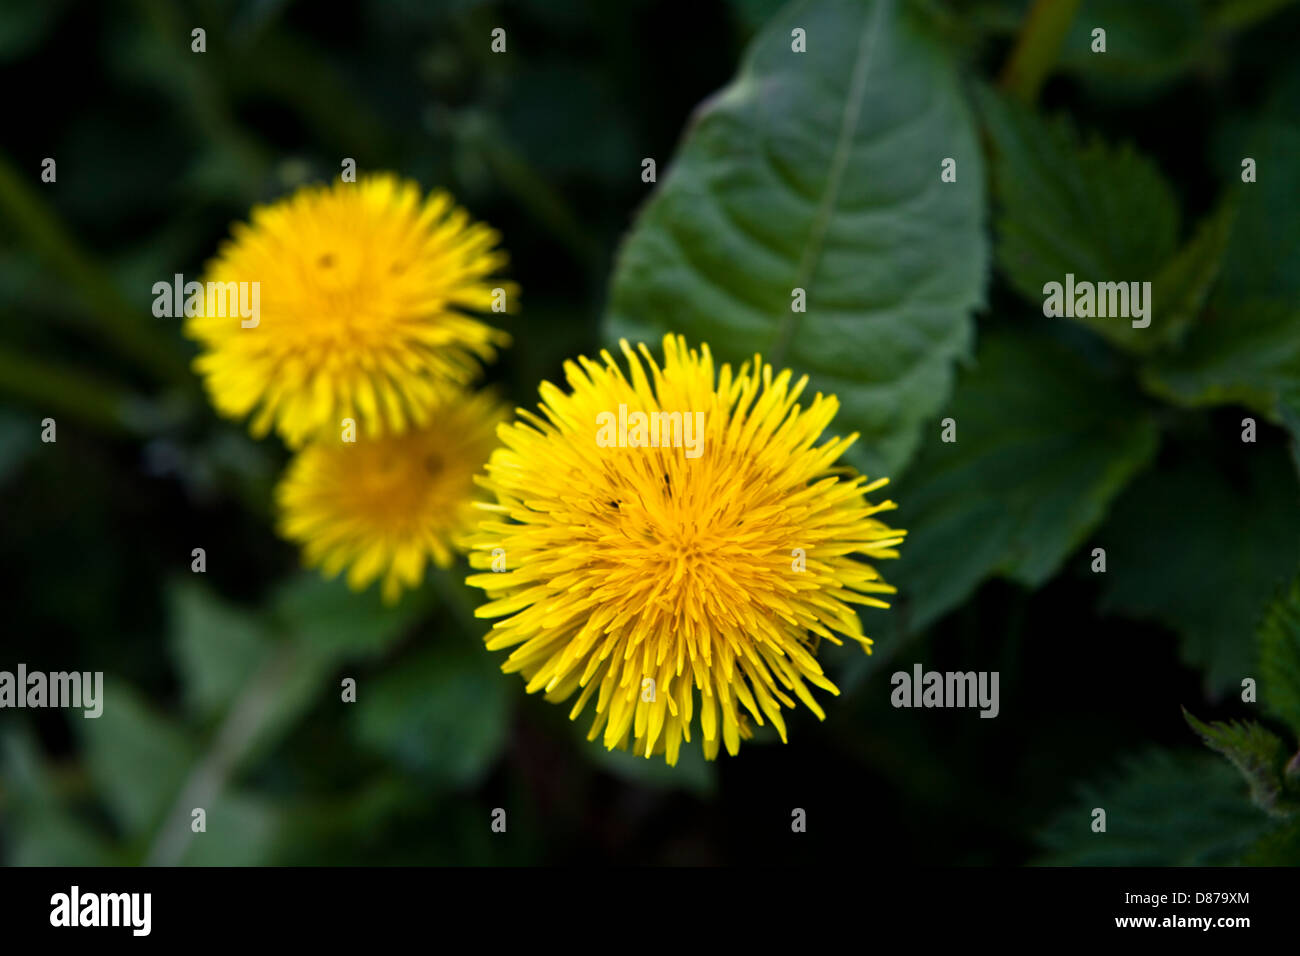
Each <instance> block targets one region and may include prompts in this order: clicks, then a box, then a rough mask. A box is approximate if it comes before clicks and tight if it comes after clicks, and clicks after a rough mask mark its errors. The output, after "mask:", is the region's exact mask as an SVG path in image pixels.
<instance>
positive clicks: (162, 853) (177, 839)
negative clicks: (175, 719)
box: [144, 642, 298, 866]
mask: <svg viewBox="0 0 1300 956" xmlns="http://www.w3.org/2000/svg"><path fill="white" fill-rule="evenodd" d="M297 654H298V649H297V647H295V646H294V644H293V643H292V642H286V643H284V644H282V645H281V646H280V647H279V648H278V649H277V650H276V652H275V653H274V654H273V655H272V656H271V657H270V658H269V659H268V660H267V662H266V663H265V664H264V665H263V666H262V668H261V669H260V670H259V671H258V672H257V674H256V675H255V676H254V677H253V679H252V680H251V681H250V682H249V684H248V686H247V688H245V690H244V692H243V693H242V694H240V695H239V696H238V697H237V698H236V699H235V701H234V702H233V703H232V704H231V705H230V709H229V710H228V711H226V718H225V720H224V721H222V723H221V727H220V728H218V730H217V733H216V736H215V737H213V740H212V745H211V746H210V747H209V748H208V750H207V752H206V753H205V754H204V755H203V757H202V758H201V759H200V760H199V762H198V763H196V764H195V765H194V768H193V769H192V770H191V771H190V775H189V777H188V778H187V779H186V781H185V785H184V786H183V787H181V791H180V795H179V796H178V797H177V798H176V803H175V804H174V806H173V807H172V810H171V812H170V813H169V814H168V815H167V817H166V818H165V819H164V821H163V825H162V826H161V827H160V828H159V830H158V833H157V834H156V835H155V837H154V841H153V845H152V846H151V847H150V848H149V852H148V854H147V855H146V856H145V860H144V863H145V865H146V866H175V865H176V864H178V863H179V862H180V861H181V858H182V857H183V856H184V855H185V850H186V848H187V847H188V846H189V844H190V840H191V838H192V837H193V835H194V833H193V830H192V829H191V826H190V822H191V814H192V813H193V811H194V809H195V808H197V807H203V808H204V809H205V810H206V809H211V807H212V805H213V803H214V801H215V800H216V799H217V798H218V797H219V796H220V795H221V791H222V790H223V789H225V786H226V783H227V782H228V781H229V779H230V775H231V773H232V772H233V771H234V769H235V767H236V766H237V765H238V763H239V761H240V760H242V759H243V758H244V756H245V755H246V754H247V753H248V750H249V747H250V746H251V745H252V744H253V742H254V741H255V740H256V739H257V734H258V732H259V731H260V730H261V728H262V725H263V722H264V721H265V719H266V716H267V714H269V713H271V712H272V709H273V704H274V702H275V699H276V695H277V694H278V693H279V691H280V688H281V687H282V686H283V684H284V682H285V681H286V680H287V679H288V677H289V676H290V674H292V673H293V669H294V665H295V663H296V658H297Z"/></svg>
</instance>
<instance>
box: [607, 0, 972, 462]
mask: <svg viewBox="0 0 1300 956" xmlns="http://www.w3.org/2000/svg"><path fill="white" fill-rule="evenodd" d="M795 28H801V29H803V30H805V31H806V35H807V52H806V53H795V52H792V50H791V43H792V41H791V31H792V30H793V29H795ZM945 158H952V159H955V160H956V163H957V181H956V182H953V183H944V182H941V180H940V173H941V162H942V161H943V160H944V159H945ZM983 179H984V173H983V169H982V165H981V155H980V149H979V144H978V142H977V139H976V136H975V131H974V128H973V124H972V121H971V117H970V115H969V110H968V107H967V104H966V102H965V101H964V99H963V97H962V93H961V90H960V87H959V82H958V77H957V75H956V71H955V69H954V66H953V63H952V58H951V57H950V56H949V55H948V54H947V53H946V52H945V50H944V49H943V47H942V46H941V45H940V44H939V43H937V42H936V41H935V40H934V39H933V38H932V37H931V36H930V35H929V34H928V33H927V32H926V30H925V29H924V28H923V27H922V26H921V25H920V23H919V22H918V20H917V19H916V14H915V13H914V12H913V11H911V10H910V9H908V7H907V5H905V4H901V3H898V2H895V0H809V2H802V3H795V4H792V5H790V6H788V7H786V8H785V9H784V10H783V11H782V12H781V13H780V14H779V15H778V16H777V17H776V18H775V19H774V20H773V21H772V22H771V23H770V24H769V25H768V27H767V28H766V29H765V30H764V31H763V32H762V34H761V35H760V36H759V37H758V38H757V39H756V40H755V41H754V43H753V44H752V45H751V47H750V48H749V50H748V52H747V54H746V56H745V58H744V63H743V65H742V67H741V70H740V73H739V75H738V76H737V78H736V79H735V80H734V81H733V82H732V84H731V85H730V86H728V87H726V88H725V89H724V90H722V91H721V92H720V93H718V94H717V95H715V96H713V97H711V98H710V99H709V100H707V101H706V102H705V103H704V104H703V105H702V106H701V107H700V108H699V110H698V112H697V113H696V115H695V116H694V117H693V119H692V121H691V123H690V126H689V127H688V129H687V131H686V135H685V138H684V141H683V143H682V145H681V148H680V150H679V152H678V154H677V156H676V158H675V159H674V161H673V163H672V166H671V168H670V169H669V170H667V171H666V173H664V175H663V180H662V182H661V183H660V184H659V186H658V188H657V189H656V191H655V193H654V195H653V197H652V198H651V199H650V201H649V202H648V203H647V204H646V206H645V208H644V209H643V210H642V212H641V214H640V216H639V217H638V219H637V222H636V224H635V226H634V228H633V229H632V231H631V232H630V234H629V235H628V237H627V239H626V240H625V242H624V244H623V246H622V249H621V250H620V253H619V256H618V262H617V265H616V268H615V271H614V276H613V280H612V285H611V291H610V303H609V309H608V314H607V317H606V319H607V323H606V331H607V338H608V339H609V340H611V341H617V340H618V339H619V338H620V337H623V336H626V337H627V338H628V339H629V340H631V341H633V342H636V341H638V340H639V341H645V342H647V343H649V344H650V345H652V346H653V345H656V344H658V342H659V340H660V339H661V338H662V336H663V334H664V333H665V332H674V333H681V334H684V335H685V336H686V337H687V338H688V340H690V341H691V343H692V344H697V343H699V342H702V341H703V342H708V343H709V345H710V348H711V349H712V350H713V351H714V354H715V355H716V356H717V357H718V358H719V359H721V360H726V361H731V362H741V361H746V360H749V359H751V358H752V357H753V355H754V353H755V352H759V351H761V352H762V353H763V355H764V357H765V358H766V359H768V360H770V361H771V362H772V363H773V364H774V365H775V366H776V367H777V368H781V367H784V366H791V367H793V368H795V369H796V370H798V371H800V372H806V373H808V374H809V376H810V377H811V384H812V388H813V389H815V390H819V391H822V392H824V393H834V394H836V395H837V396H838V397H839V400H840V402H841V411H840V415H839V417H838V418H837V420H836V427H837V428H838V429H840V430H842V431H844V432H848V431H857V432H859V433H860V434H861V435H862V436H863V441H862V442H860V443H859V447H857V448H856V449H855V451H854V453H853V454H854V456H855V457H854V463H855V464H857V465H859V466H860V467H861V468H863V469H864V470H865V471H866V472H867V473H869V474H879V473H881V472H882V471H884V472H888V473H897V472H898V470H899V469H901V468H902V467H903V466H904V465H905V464H906V462H907V461H908V460H909V459H910V458H911V455H912V452H913V451H914V449H915V447H916V445H917V442H918V439H919V429H920V425H921V423H922V422H923V421H925V420H926V419H927V418H928V417H929V416H931V415H932V414H933V413H934V412H935V411H936V410H937V409H938V408H939V407H940V406H941V405H942V403H943V400H944V398H945V397H946V396H947V394H948V392H949V390H950V388H951V382H952V362H953V360H954V359H955V358H956V357H958V356H962V355H965V354H966V353H967V352H968V351H969V347H970V342H971V333H972V326H971V319H970V312H971V310H972V309H974V308H975V307H976V306H978V305H979V304H981V302H982V300H983V290H984V284H985V281H986V272H987V260H988V255H987V251H986V248H985V240H984V235H983V229H982V223H981V220H982V217H983V214H984V194H983ZM796 288H801V289H804V290H805V292H806V295H807V301H806V309H807V311H806V312H805V313H797V312H794V311H793V310H792V305H793V300H792V290H794V289H796Z"/></svg>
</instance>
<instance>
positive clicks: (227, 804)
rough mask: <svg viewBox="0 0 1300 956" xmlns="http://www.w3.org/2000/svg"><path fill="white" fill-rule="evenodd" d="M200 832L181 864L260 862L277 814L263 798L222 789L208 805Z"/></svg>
mask: <svg viewBox="0 0 1300 956" xmlns="http://www.w3.org/2000/svg"><path fill="white" fill-rule="evenodd" d="M203 809H204V810H205V811H206V819H205V821H204V825H205V826H206V827H207V829H206V830H205V831H204V832H203V833H195V834H193V835H192V836H191V837H190V840H189V843H188V844H187V845H186V847H185V853H184V855H182V857H181V859H180V864H181V865H183V866H262V865H265V864H266V862H267V858H268V855H269V854H270V852H271V848H272V846H273V844H274V840H275V836H276V832H277V824H278V822H279V816H278V813H277V812H276V810H275V809H274V808H273V807H272V805H271V804H270V803H269V801H267V800H266V799H265V798H263V797H260V796H256V795H253V794H248V793H239V792H234V793H232V792H229V791H226V792H223V793H221V794H219V795H218V796H217V797H216V799H215V800H213V801H212V802H211V804H210V805H209V806H207V807H204V808H203Z"/></svg>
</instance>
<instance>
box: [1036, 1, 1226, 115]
mask: <svg viewBox="0 0 1300 956" xmlns="http://www.w3.org/2000/svg"><path fill="white" fill-rule="evenodd" d="M1097 27H1102V28H1104V29H1105V30H1106V52H1105V53H1094V52H1093V51H1092V44H1093V39H1092V31H1093V30H1094V29H1095V28H1097ZM1206 45H1207V44H1206V30H1205V23H1204V18H1203V14H1202V11H1201V6H1200V2H1199V0H1142V2H1141V3H1133V2H1132V0H1084V3H1083V6H1082V8H1080V10H1079V13H1078V15H1077V16H1076V17H1075V18H1074V25H1073V29H1071V31H1070V33H1069V34H1068V35H1067V37H1066V40H1065V44H1064V47H1063V49H1062V51H1061V61H1060V63H1061V70H1062V71H1063V72H1065V73H1069V74H1072V75H1073V76H1075V77H1076V78H1077V79H1079V80H1080V81H1081V82H1083V83H1085V84H1087V85H1088V86H1090V87H1093V88H1095V90H1096V92H1098V93H1100V94H1103V95H1105V96H1107V97H1111V98H1120V97H1132V96H1134V95H1135V94H1136V95H1146V94H1149V93H1151V92H1154V91H1155V90H1156V88H1157V87H1159V86H1160V85H1162V84H1165V83H1168V82H1170V81H1171V80H1175V79H1177V78H1179V77H1180V76H1181V75H1182V74H1185V73H1188V72H1190V71H1191V70H1192V69H1193V68H1195V67H1196V66H1198V65H1199V64H1200V63H1201V62H1203V61H1204V60H1205V58H1206V50H1205V47H1206Z"/></svg>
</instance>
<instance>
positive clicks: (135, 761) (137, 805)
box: [75, 677, 197, 837]
mask: <svg viewBox="0 0 1300 956" xmlns="http://www.w3.org/2000/svg"><path fill="white" fill-rule="evenodd" d="M103 695H104V705H103V706H104V710H103V713H102V714H101V715H100V716H99V717H98V718H94V719H89V720H86V719H77V720H76V721H75V725H76V726H77V729H78V730H79V731H80V732H81V737H82V741H83V747H84V751H85V756H86V763H87V766H88V767H89V769H90V775H91V778H92V779H93V780H94V781H95V787H96V789H97V791H98V792H99V793H100V794H101V795H102V796H103V798H104V801H105V802H106V803H107V804H108V808H109V810H110V811H111V812H112V814H113V817H114V819H115V820H116V821H117V823H118V825H119V826H120V827H121V828H122V830H123V832H124V833H125V834H126V835H127V836H131V837H134V836H137V835H139V834H141V833H144V832H145V831H146V830H148V829H150V828H152V827H153V826H155V825H156V824H157V823H159V822H160V821H161V819H162V817H163V814H164V813H165V811H166V810H167V808H168V806H169V805H170V802H171V800H172V799H173V798H174V797H175V796H176V794H177V793H178V792H179V791H180V788H181V784H182V782H183V781H184V779H185V775H186V772H187V771H188V769H189V766H190V763H191V762H192V761H193V758H194V756H195V754H196V752H197V748H196V747H195V746H194V743H193V741H191V740H190V739H189V738H188V737H187V736H186V734H185V733H183V732H182V731H181V730H180V729H179V728H178V727H176V726H175V725H174V724H173V723H171V722H170V721H168V720H167V719H165V718H164V717H162V716H160V715H158V714H156V713H154V712H153V710H151V709H150V708H149V707H148V705H146V703H145V702H144V700H143V698H141V697H140V695H139V694H138V693H137V692H136V691H135V689H134V688H132V687H131V686H130V685H128V684H125V683H123V682H121V681H119V680H115V679H112V678H107V677H106V678H105V680H104V689H103Z"/></svg>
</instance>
